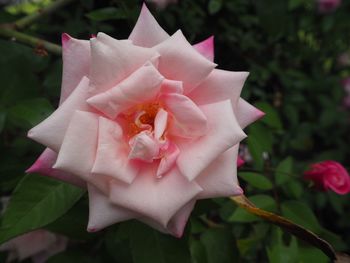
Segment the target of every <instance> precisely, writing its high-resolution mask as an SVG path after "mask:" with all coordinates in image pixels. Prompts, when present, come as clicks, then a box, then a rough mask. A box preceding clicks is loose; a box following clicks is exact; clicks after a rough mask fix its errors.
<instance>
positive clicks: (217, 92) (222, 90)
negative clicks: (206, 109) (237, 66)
mask: <svg viewBox="0 0 350 263" xmlns="http://www.w3.org/2000/svg"><path fill="white" fill-rule="evenodd" d="M248 75H249V73H248V72H234V71H226V70H221V69H214V70H213V71H212V72H211V73H210V74H209V76H208V77H207V78H206V79H205V80H204V81H203V82H202V83H201V84H200V85H199V86H198V87H196V88H195V89H194V90H193V91H192V92H191V93H190V94H188V97H189V98H191V99H192V100H193V101H194V102H195V103H196V104H197V105H202V104H210V103H214V102H218V101H222V100H228V99H232V101H233V102H237V100H238V98H239V96H240V94H241V90H242V88H243V85H244V82H245V80H246V79H247V77H248Z"/></svg>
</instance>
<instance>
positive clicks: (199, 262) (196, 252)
mask: <svg viewBox="0 0 350 263" xmlns="http://www.w3.org/2000/svg"><path fill="white" fill-rule="evenodd" d="M190 250H191V256H192V262H193V263H208V260H207V257H206V251H205V246H204V245H203V244H202V242H200V241H198V240H196V239H194V238H193V239H191V241H190Z"/></svg>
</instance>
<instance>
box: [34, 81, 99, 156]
mask: <svg viewBox="0 0 350 263" xmlns="http://www.w3.org/2000/svg"><path fill="white" fill-rule="evenodd" d="M88 88H89V79H88V78H87V77H83V78H82V79H81V81H80V83H79V85H78V87H77V88H76V89H75V90H74V91H73V93H72V94H71V96H69V98H67V99H66V100H65V101H64V103H63V104H62V105H61V106H60V107H59V108H58V109H57V110H55V111H54V112H53V113H52V114H51V115H50V116H49V117H48V118H47V119H45V120H44V121H42V122H41V123H39V124H38V125H37V126H35V127H34V128H32V129H31V130H30V131H29V132H28V137H29V138H31V139H33V140H34V141H37V142H39V143H41V144H43V145H45V146H47V147H49V148H50V149H52V150H53V151H55V152H58V151H59V149H60V147H61V144H62V141H63V137H64V135H65V133H66V130H67V127H68V125H69V122H70V119H71V117H72V114H73V113H74V112H75V111H76V110H83V111H89V110H93V109H92V108H91V107H90V106H89V105H88V104H87V103H86V101H85V100H86V99H87V98H88V97H89V91H88Z"/></svg>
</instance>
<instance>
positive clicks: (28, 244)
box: [9, 229, 56, 261]
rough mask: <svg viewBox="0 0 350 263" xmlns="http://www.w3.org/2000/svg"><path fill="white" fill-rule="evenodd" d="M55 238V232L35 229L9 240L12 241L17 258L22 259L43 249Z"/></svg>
mask: <svg viewBox="0 0 350 263" xmlns="http://www.w3.org/2000/svg"><path fill="white" fill-rule="evenodd" d="M55 240H56V237H55V234H53V233H50V232H48V231H45V230H41V229H40V230H35V231H32V232H29V233H26V234H24V235H21V236H18V237H15V238H14V239H12V240H10V241H9V242H11V243H12V247H13V249H14V250H15V251H16V254H17V256H18V259H19V260H20V261H22V260H23V259H26V258H28V257H31V256H34V255H35V254H37V253H39V252H41V251H43V250H45V249H46V248H47V247H48V246H50V245H51V244H53V243H54V242H55Z"/></svg>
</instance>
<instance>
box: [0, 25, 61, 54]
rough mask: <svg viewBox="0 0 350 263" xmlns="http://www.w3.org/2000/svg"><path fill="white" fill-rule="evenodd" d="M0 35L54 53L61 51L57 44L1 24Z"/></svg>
mask: <svg viewBox="0 0 350 263" xmlns="http://www.w3.org/2000/svg"><path fill="white" fill-rule="evenodd" d="M0 37H2V38H5V39H9V40H12V41H17V42H19V43H23V44H26V45H28V46H31V47H34V48H38V49H44V50H47V51H49V52H51V53H53V54H55V55H59V56H60V55H61V53H62V48H61V47H60V46H59V45H56V44H53V43H51V42H48V41H46V40H43V39H40V38H36V37H32V36H29V35H27V34H24V33H21V32H18V31H16V30H13V29H11V28H10V27H9V28H6V27H4V26H1V27H0Z"/></svg>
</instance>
